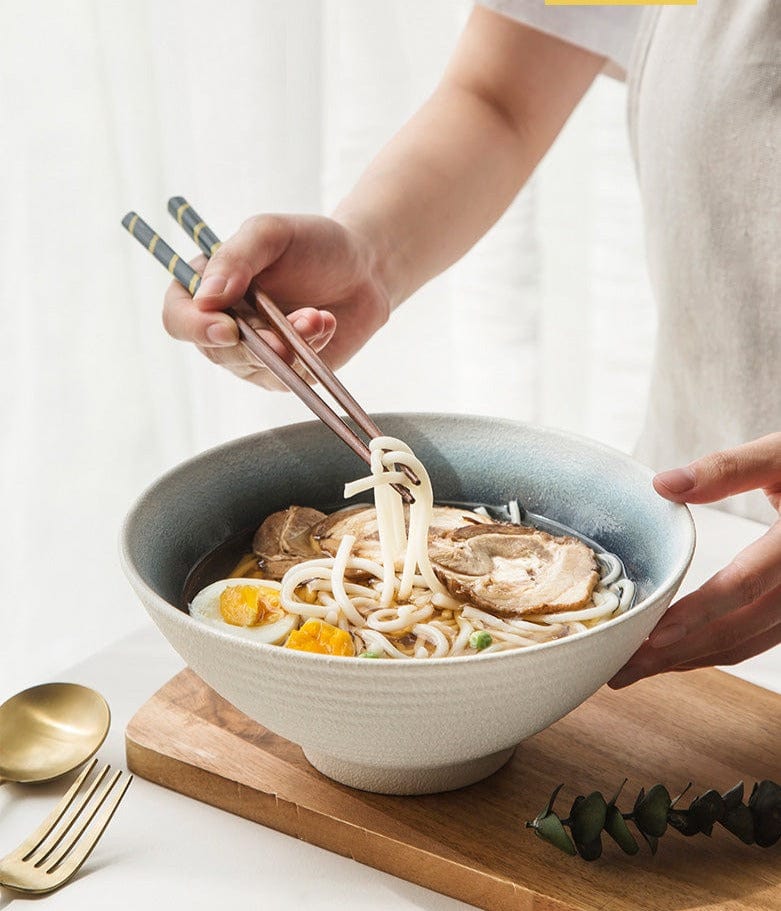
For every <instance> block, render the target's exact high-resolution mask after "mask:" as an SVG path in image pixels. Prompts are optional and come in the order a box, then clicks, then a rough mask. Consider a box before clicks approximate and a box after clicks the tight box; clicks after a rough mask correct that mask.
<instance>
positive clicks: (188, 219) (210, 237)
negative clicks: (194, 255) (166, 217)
mask: <svg viewBox="0 0 781 911" xmlns="http://www.w3.org/2000/svg"><path fill="white" fill-rule="evenodd" d="M168 211H169V212H170V213H171V215H173V217H174V218H175V219H176V220H177V221H178V222H179V224H180V225H181V226H182V227H183V228H184V230H185V231H186V232H187V233H188V234H189V235H190V237H192V239H193V240H194V241H195V242H196V244H198V246H199V247H200V248H201V250H202V251H203V252H204V253H205V254H206V256H211V255H212V254H213V253H215V252H216V251H217V249H218V248H219V246H220V244H221V243H222V241H221V240H220V239H219V237H217V235H216V234H215V233H214V231H212V229H211V228H210V227H209V226H208V225H207V224H206V222H205V221H204V220H203V219H202V218H201V216H200V215H199V214H198V213H197V212H196V211H195V209H193V207H192V206H191V205H190V203H189V202H187V200H186V199H185V198H184V196H172V197H171V198H170V199H169V200H168Z"/></svg>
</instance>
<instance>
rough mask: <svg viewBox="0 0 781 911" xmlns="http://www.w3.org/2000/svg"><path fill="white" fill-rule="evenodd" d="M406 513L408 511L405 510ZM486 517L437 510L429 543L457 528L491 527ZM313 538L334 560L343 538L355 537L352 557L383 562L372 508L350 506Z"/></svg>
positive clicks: (451, 509) (465, 511)
mask: <svg viewBox="0 0 781 911" xmlns="http://www.w3.org/2000/svg"><path fill="white" fill-rule="evenodd" d="M405 512H407V510H406V509H405ZM491 522H492V520H491V519H489V518H488V517H487V516H481V515H480V514H479V513H476V512H471V511H470V510H468V509H458V508H456V507H454V506H435V507H434V517H433V520H432V523H431V526H430V528H429V541H431V540H433V539H435V538H438V537H439V536H441V535H443V534H446V533H447V532H449V531H452V530H454V529H457V528H462V527H464V526H466V527H467V528H471V527H473V526H475V525H483V524H485V523H489V524H490V523H491ZM313 534H314V538H315V540H316V541H317V542H318V544H319V545H320V547H321V549H322V550H323V551H324V552H325V553H327V554H330V555H331V556H334V555H335V554H336V551H337V550H338V548H339V542H340V541H341V540H342V538H343V537H344V535H354V536H355V547H354V548H353V554H354V555H355V556H356V557H363V558H364V559H366V560H374V561H376V562H378V563H380V562H382V553H381V551H380V534H379V530H378V528H377V512H376V510H375V508H374V507H373V506H349V507H348V508H347V509H340V510H339V511H338V512H334V513H331V515H330V516H328V517H327V518H326V519H324V520H323V521H322V522H321V523H320V524H319V525H318V526H317V528H315V530H314V533H313Z"/></svg>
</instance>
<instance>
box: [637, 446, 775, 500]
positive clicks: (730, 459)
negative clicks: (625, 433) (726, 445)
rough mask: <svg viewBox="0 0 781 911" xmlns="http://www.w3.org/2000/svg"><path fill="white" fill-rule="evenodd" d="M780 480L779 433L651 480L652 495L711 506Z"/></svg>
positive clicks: (702, 459) (715, 453)
mask: <svg viewBox="0 0 781 911" xmlns="http://www.w3.org/2000/svg"><path fill="white" fill-rule="evenodd" d="M779 481H781V433H773V434H770V435H769V436H766V437H762V438H761V439H759V440H754V441H753V442H751V443H745V444H744V445H742V446H736V447H734V448H733V449H724V450H721V451H720V452H714V453H711V454H710V455H706V456H704V457H703V458H701V459H697V461H696V462H691V463H689V465H687V466H686V467H684V468H673V469H671V470H670V471H663V472H661V473H660V474H658V475H656V477H655V478H654V482H653V483H654V488H655V489H656V492H657V493H659V494H660V495H661V496H663V497H665V498H666V499H668V500H674V501H675V502H677V503H713V502H715V501H716V500H722V499H724V497H730V496H732V495H733V494H738V493H745V492H746V491H747V490H756V489H758V488H772V487H775V486H777V485H778V484H779Z"/></svg>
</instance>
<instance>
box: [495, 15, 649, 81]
mask: <svg viewBox="0 0 781 911" xmlns="http://www.w3.org/2000/svg"><path fill="white" fill-rule="evenodd" d="M479 3H480V5H481V6H485V7H487V8H488V9H491V10H493V11H494V12H497V13H501V14H502V15H503V16H509V17H510V18H511V19H516V20H517V21H518V22H523V23H524V24H525V25H529V26H531V27H532V28H536V29H538V30H539V31H541V32H546V33H547V34H549V35H554V36H555V37H556V38H561V39H562V40H563V41H568V42H569V43H570V44H577V45H578V46H579V47H584V48H586V50H589V51H593V52H594V53H595V54H599V55H600V56H602V57H607V59H608V66H606V67H605V72H606V73H608V75H611V76H617V77H619V78H623V77H624V76H625V74H626V70H627V67H628V64H629V56H630V53H631V51H632V45H633V44H634V40H635V34H636V33H637V27H638V23H639V21H640V16H641V14H642V11H643V7H642V6H552V5H551V6H546V5H545V0H479ZM611 64H612V65H611Z"/></svg>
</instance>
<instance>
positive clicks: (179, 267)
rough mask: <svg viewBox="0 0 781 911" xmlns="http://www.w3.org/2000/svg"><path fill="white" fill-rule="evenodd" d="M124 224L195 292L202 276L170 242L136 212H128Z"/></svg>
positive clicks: (175, 276) (183, 283)
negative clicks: (175, 251) (176, 251)
mask: <svg viewBox="0 0 781 911" xmlns="http://www.w3.org/2000/svg"><path fill="white" fill-rule="evenodd" d="M122 226H123V227H124V228H127V230H128V232H129V233H130V234H132V235H133V237H135V239H136V240H137V241H138V242H139V243H140V244H141V245H142V246H144V247H146V248H147V250H149V252H150V253H151V254H152V256H154V258H155V259H156V260H157V261H158V262H159V263H162V264H163V265H164V266H165V267H166V269H168V271H169V272H170V273H171V275H173V277H174V278H175V279H176V280H177V281H178V282H179V284H180V285H183V286H184V287H185V288H187V290H188V291H189V292H190V294H191V295H193V294H195V292H196V291H197V290H198V286H199V285H200V283H201V276H200V275H199V274H198V273H197V272H196V271H195V269H193V268H192V267H191V266H190V265H188V264H187V263H186V262H185V261H184V260H183V259H182V258H181V257H180V256H179V255H178V254H177V253H174V251H173V250H172V249H171V248H170V247H169V246H168V244H167V243H166V242H165V241H164V240H163V238H162V237H160V235H159V234H157V233H156V232H155V231H153V230H152V229H151V228H150V227H149V225H148V224H147V223H146V222H145V221H144V220H143V218H141V217H140V216H139V215H137V214H136V213H135V212H128V213H127V215H126V216H125V217H124V218H123V219H122Z"/></svg>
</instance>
